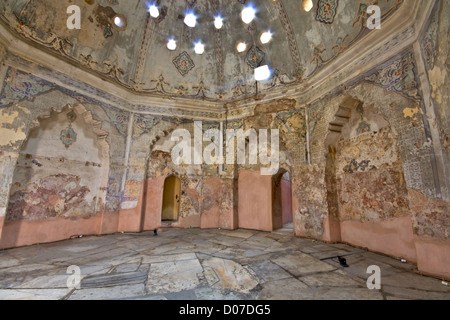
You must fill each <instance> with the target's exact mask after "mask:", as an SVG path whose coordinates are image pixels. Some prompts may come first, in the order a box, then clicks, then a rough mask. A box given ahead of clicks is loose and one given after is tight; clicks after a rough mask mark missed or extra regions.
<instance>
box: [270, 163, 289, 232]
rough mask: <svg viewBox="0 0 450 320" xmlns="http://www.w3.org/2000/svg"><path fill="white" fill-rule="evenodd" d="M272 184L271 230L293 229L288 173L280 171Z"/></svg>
mask: <svg viewBox="0 0 450 320" xmlns="http://www.w3.org/2000/svg"><path fill="white" fill-rule="evenodd" d="M272 182H273V187H272V192H273V193H272V197H273V198H272V224H273V230H278V229H282V228H283V229H293V220H294V219H293V214H292V186H291V176H290V174H289V172H287V171H284V170H280V172H279V173H278V174H277V175H275V176H274V177H273V180H272Z"/></svg>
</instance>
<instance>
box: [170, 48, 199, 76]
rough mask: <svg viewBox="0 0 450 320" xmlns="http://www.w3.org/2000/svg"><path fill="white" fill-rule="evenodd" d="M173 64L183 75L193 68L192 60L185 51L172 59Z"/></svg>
mask: <svg viewBox="0 0 450 320" xmlns="http://www.w3.org/2000/svg"><path fill="white" fill-rule="evenodd" d="M173 64H174V65H175V67H176V68H177V70H178V72H179V73H180V74H181V75H182V76H183V77H184V76H185V75H187V74H188V73H189V72H190V71H191V70H192V69H194V68H195V64H194V61H192V59H191V57H190V56H189V54H188V53H187V52H186V51H183V52H182V53H181V54H180V55H179V56H178V57H176V58H175V59H173Z"/></svg>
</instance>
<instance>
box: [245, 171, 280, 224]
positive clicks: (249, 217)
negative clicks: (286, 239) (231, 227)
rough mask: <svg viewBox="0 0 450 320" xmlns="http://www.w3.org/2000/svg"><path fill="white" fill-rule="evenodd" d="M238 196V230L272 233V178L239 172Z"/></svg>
mask: <svg viewBox="0 0 450 320" xmlns="http://www.w3.org/2000/svg"><path fill="white" fill-rule="evenodd" d="M238 194H239V205H238V210H239V211H238V212H239V213H238V219H239V222H238V223H239V228H241V229H251V230H260V231H272V176H262V175H261V174H260V172H259V171H250V170H243V171H241V172H240V174H239V189H238Z"/></svg>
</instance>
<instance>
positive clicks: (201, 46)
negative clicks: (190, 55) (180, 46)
mask: <svg viewBox="0 0 450 320" xmlns="http://www.w3.org/2000/svg"><path fill="white" fill-rule="evenodd" d="M194 51H195V53H196V54H203V53H204V52H205V45H204V44H203V43H201V42H197V43H196V44H195V48H194Z"/></svg>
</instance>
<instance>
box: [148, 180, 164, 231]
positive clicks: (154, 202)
mask: <svg viewBox="0 0 450 320" xmlns="http://www.w3.org/2000/svg"><path fill="white" fill-rule="evenodd" d="M165 180H166V177H165V176H162V177H157V178H153V179H149V180H148V181H147V191H146V200H145V211H144V226H143V229H144V230H147V231H148V230H155V229H157V228H159V227H160V226H161V212H162V206H163V194H164V181H165Z"/></svg>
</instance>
